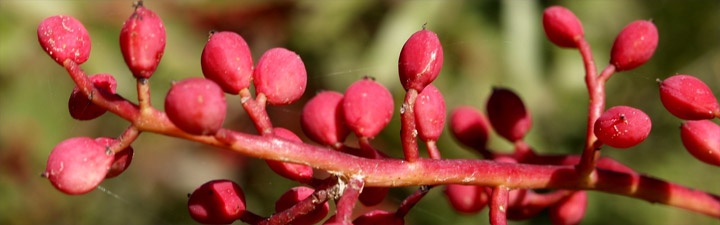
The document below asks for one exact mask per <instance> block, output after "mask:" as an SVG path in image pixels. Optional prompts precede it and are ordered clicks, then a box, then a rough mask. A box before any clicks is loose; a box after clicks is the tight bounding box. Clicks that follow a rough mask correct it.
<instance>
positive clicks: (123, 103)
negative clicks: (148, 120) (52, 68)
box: [63, 59, 139, 121]
mask: <svg viewBox="0 0 720 225" xmlns="http://www.w3.org/2000/svg"><path fill="white" fill-rule="evenodd" d="M63 66H64V67H65V70H67V71H68V73H69V74H70V77H71V78H72V79H73V81H75V85H77V86H78V89H79V90H80V91H81V92H82V93H83V94H84V95H85V96H89V98H90V100H91V101H92V102H93V103H95V105H98V106H100V107H103V108H105V109H107V110H108V111H110V112H112V113H114V114H117V115H118V116H120V117H122V118H123V119H125V120H128V121H136V120H137V119H138V117H139V111H138V106H137V105H135V104H133V103H131V102H129V101H127V100H125V99H123V98H122V97H120V96H119V95H112V94H107V93H106V92H103V91H100V90H98V89H96V88H95V85H93V82H92V81H91V80H90V78H89V77H88V76H87V74H85V71H83V70H82V68H80V66H78V64H77V63H75V61H72V60H70V59H66V60H65V61H64V62H63Z"/></svg>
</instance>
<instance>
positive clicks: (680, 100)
mask: <svg viewBox="0 0 720 225" xmlns="http://www.w3.org/2000/svg"><path fill="white" fill-rule="evenodd" d="M660 101H662V103H663V105H664V106H665V108H666V109H667V110H668V111H670V113H672V114H673V115H675V116H677V117H678V118H680V119H685V120H703V119H712V118H714V117H715V115H720V106H718V102H717V99H716V98H715V95H714V94H713V93H712V91H711V90H710V88H709V87H708V86H707V85H706V84H705V83H704V82H702V81H701V80H700V79H698V78H696V77H693V76H690V75H675V76H672V77H669V78H667V79H665V80H664V81H662V82H661V83H660Z"/></svg>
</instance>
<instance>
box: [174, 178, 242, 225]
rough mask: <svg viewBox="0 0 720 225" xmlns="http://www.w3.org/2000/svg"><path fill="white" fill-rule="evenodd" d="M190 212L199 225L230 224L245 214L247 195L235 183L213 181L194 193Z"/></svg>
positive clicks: (189, 205) (189, 204) (191, 198)
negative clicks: (200, 224)
mask: <svg viewBox="0 0 720 225" xmlns="http://www.w3.org/2000/svg"><path fill="white" fill-rule="evenodd" d="M188 211H190V216H191V217H192V218H193V219H194V220H195V221H197V222H199V223H204V224H230V223H232V222H233V221H235V220H237V219H239V218H240V216H241V215H242V214H243V213H244V212H245V194H244V193H243V190H242V189H241V188H240V186H239V185H238V184H236V183H235V182H233V181H230V180H212V181H209V182H207V183H205V184H203V185H202V186H200V187H199V188H197V189H195V191H193V193H192V194H191V195H190V199H189V200H188Z"/></svg>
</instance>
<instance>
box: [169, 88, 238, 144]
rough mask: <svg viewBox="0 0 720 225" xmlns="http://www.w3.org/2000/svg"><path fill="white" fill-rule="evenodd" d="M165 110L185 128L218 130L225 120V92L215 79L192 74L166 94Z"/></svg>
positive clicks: (200, 131)
mask: <svg viewBox="0 0 720 225" xmlns="http://www.w3.org/2000/svg"><path fill="white" fill-rule="evenodd" d="M165 112H166V113H167V116H168V118H169V119H170V121H172V122H173V123H174V124H175V125H176V126H177V127H178V128H180V129H181V130H183V131H185V132H188V133H190V134H197V135H208V134H214V133H215V132H217V130H219V129H220V128H221V127H222V124H223V121H224V120H225V113H226V103H225V93H223V91H222V89H221V88H220V86H218V85H217V84H216V83H215V82H213V81H211V80H208V79H204V78H188V79H185V80H183V81H180V82H178V83H176V84H174V85H173V86H172V87H171V88H170V91H168V93H167V97H165Z"/></svg>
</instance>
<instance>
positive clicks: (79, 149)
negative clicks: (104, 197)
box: [43, 137, 114, 195]
mask: <svg viewBox="0 0 720 225" xmlns="http://www.w3.org/2000/svg"><path fill="white" fill-rule="evenodd" d="M113 158H114V157H113V155H112V154H107V153H106V151H105V146H102V145H100V144H99V143H98V142H96V141H95V140H93V139H91V138H88V137H75V138H70V139H67V140H64V141H63V142H60V144H58V145H57V146H55V148H53V150H52V152H51V153H50V157H48V161H47V167H46V169H45V173H43V176H45V177H47V178H48V179H49V180H50V183H52V184H53V186H55V188H57V189H58V190H60V191H62V192H64V193H66V194H70V195H79V194H85V193H88V192H90V191H92V190H93V189H95V187H97V186H98V185H100V182H102V181H103V180H104V179H105V176H106V174H107V173H108V170H109V169H110V165H111V164H112V162H113Z"/></svg>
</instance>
